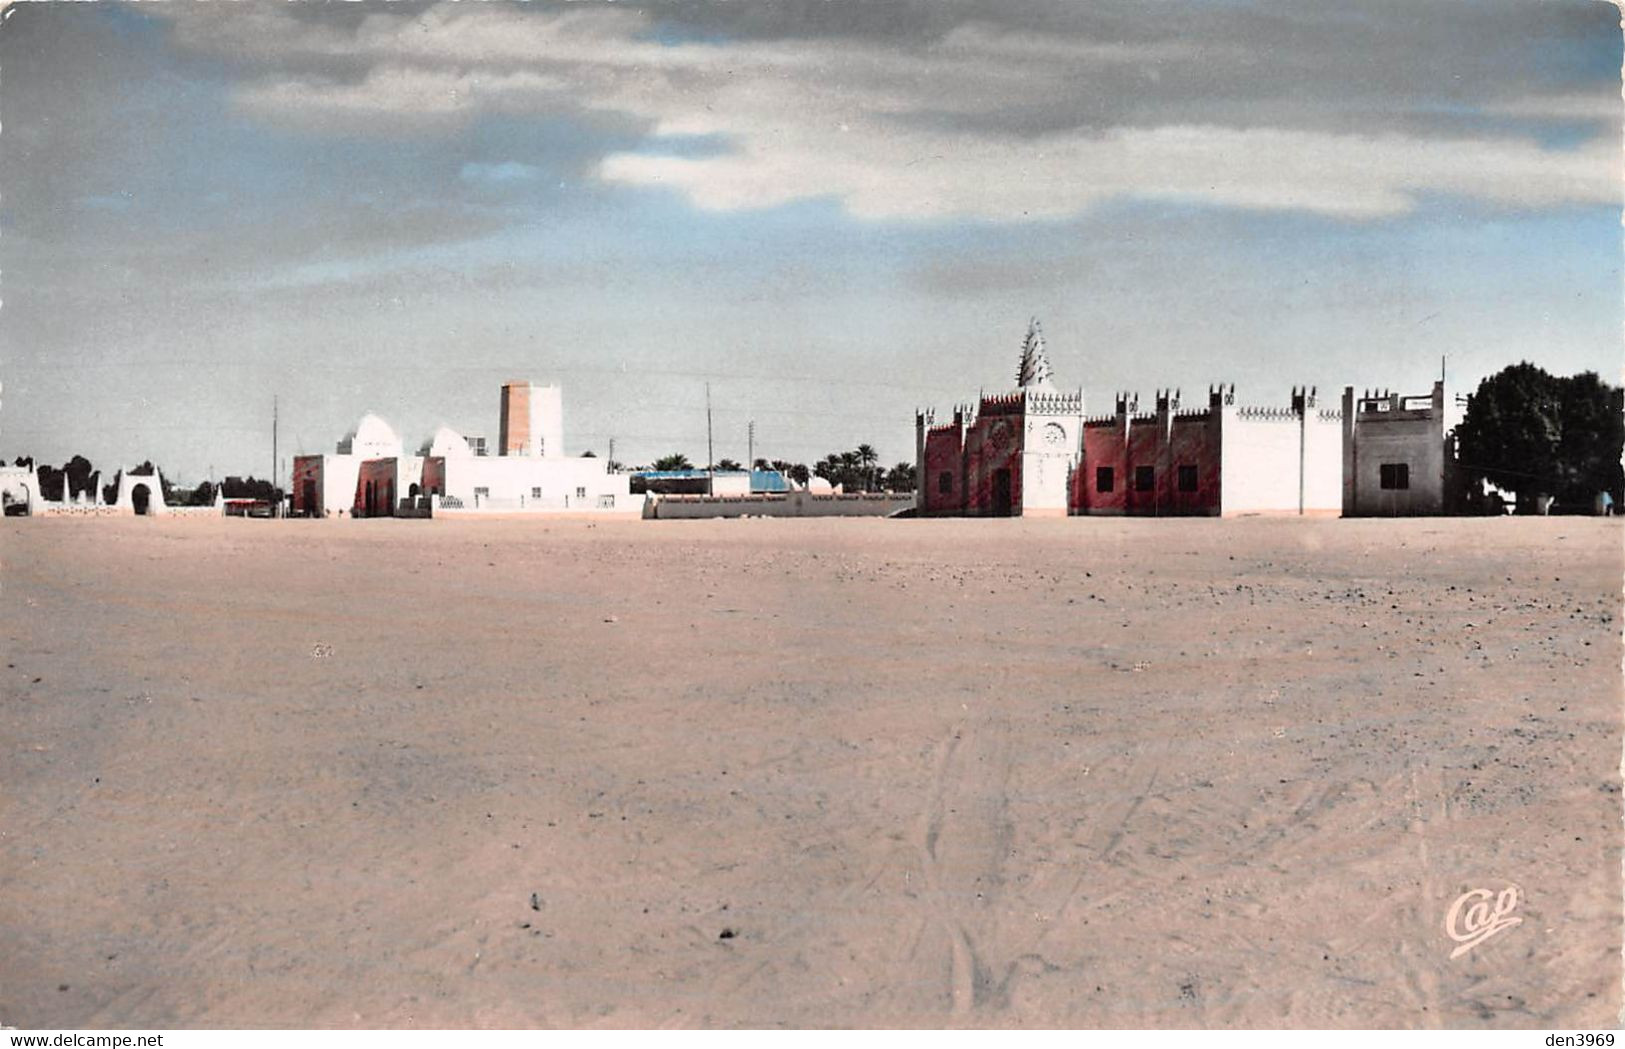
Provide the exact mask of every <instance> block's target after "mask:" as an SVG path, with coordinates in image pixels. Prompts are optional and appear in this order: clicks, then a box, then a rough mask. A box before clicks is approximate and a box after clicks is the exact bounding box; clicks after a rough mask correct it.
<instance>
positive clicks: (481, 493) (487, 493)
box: [474, 488, 491, 499]
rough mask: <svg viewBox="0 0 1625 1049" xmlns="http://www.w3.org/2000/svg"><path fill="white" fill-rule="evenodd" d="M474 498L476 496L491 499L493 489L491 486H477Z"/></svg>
mask: <svg viewBox="0 0 1625 1049" xmlns="http://www.w3.org/2000/svg"><path fill="white" fill-rule="evenodd" d="M474 498H476V499H489V498H491V489H489V488H476V489H474Z"/></svg>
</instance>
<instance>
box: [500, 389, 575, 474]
mask: <svg viewBox="0 0 1625 1049" xmlns="http://www.w3.org/2000/svg"><path fill="white" fill-rule="evenodd" d="M497 454H498V455H528V456H533V457H536V458H546V459H557V458H560V457H562V456H563V455H564V395H563V391H561V390H560V389H559V388H558V387H557V386H537V385H536V384H535V383H531V382H509V383H503V385H502V418H501V420H500V430H499V433H498V436H497Z"/></svg>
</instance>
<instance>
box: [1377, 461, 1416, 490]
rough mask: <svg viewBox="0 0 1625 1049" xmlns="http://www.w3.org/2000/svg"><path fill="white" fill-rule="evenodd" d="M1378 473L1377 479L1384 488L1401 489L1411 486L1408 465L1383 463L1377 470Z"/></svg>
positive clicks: (1409, 465) (1409, 466) (1409, 467)
mask: <svg viewBox="0 0 1625 1049" xmlns="http://www.w3.org/2000/svg"><path fill="white" fill-rule="evenodd" d="M1378 473H1379V478H1378V479H1379V481H1380V482H1381V484H1382V487H1384V488H1389V489H1403V488H1409V487H1410V486H1411V464H1410V463H1383V464H1382V466H1380V467H1379V468H1378Z"/></svg>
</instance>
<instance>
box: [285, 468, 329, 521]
mask: <svg viewBox="0 0 1625 1049" xmlns="http://www.w3.org/2000/svg"><path fill="white" fill-rule="evenodd" d="M307 482H308V483H307ZM292 483H293V492H292V495H293V512H294V513H295V514H309V515H311V516H314V517H320V516H321V515H322V511H323V509H324V507H323V506H322V457H321V456H319V455H296V456H294V457H293V482H292Z"/></svg>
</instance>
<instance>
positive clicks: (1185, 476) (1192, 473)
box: [1179, 466, 1196, 492]
mask: <svg viewBox="0 0 1625 1049" xmlns="http://www.w3.org/2000/svg"><path fill="white" fill-rule="evenodd" d="M1179 490H1180V491H1181V492H1194V491H1196V467H1194V466H1181V467H1180V468H1179Z"/></svg>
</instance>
